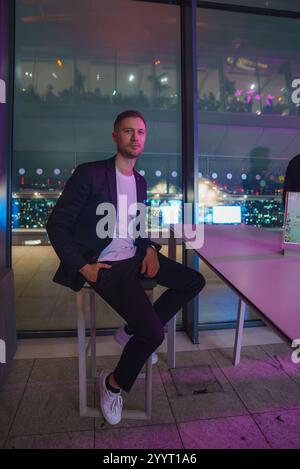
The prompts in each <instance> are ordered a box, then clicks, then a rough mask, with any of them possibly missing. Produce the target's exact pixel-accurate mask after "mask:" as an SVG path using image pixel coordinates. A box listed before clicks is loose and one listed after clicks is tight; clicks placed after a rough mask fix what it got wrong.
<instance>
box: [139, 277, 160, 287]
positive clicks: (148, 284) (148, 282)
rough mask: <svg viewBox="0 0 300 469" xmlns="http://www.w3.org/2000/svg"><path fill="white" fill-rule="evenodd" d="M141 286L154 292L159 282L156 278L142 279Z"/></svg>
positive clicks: (140, 279)
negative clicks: (153, 289)
mask: <svg viewBox="0 0 300 469" xmlns="http://www.w3.org/2000/svg"><path fill="white" fill-rule="evenodd" d="M139 281H140V284H141V286H142V288H143V289H144V290H152V288H155V287H156V286H157V281H156V280H154V278H140V277H139Z"/></svg>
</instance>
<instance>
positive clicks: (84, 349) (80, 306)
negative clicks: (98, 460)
mask: <svg viewBox="0 0 300 469" xmlns="http://www.w3.org/2000/svg"><path fill="white" fill-rule="evenodd" d="M141 285H142V287H143V289H144V290H145V292H146V294H147V296H148V298H149V300H150V301H151V303H152V304H153V289H154V287H155V286H156V285H157V283H156V281H155V280H153V279H151V278H150V279H147V278H145V279H141ZM85 296H88V300H89V314H90V337H89V339H88V341H86V337H85V334H86V324H85V317H86V314H87V313H86V311H85ZM76 303H77V333H78V336H77V338H78V365H79V413H80V416H81V417H100V416H101V415H102V413H101V412H100V410H99V409H97V408H96V407H88V405H87V373H86V359H87V356H88V354H89V352H90V355H91V361H92V377H93V378H97V377H98V373H97V369H96V292H95V290H93V289H92V287H91V286H90V285H89V284H88V283H85V284H84V286H83V288H82V289H81V290H80V291H79V292H78V293H77V295H76ZM139 376H140V377H143V378H145V409H144V410H143V411H141V410H126V409H124V410H123V412H122V418H125V419H138V420H144V419H150V418H151V413H152V355H150V357H149V358H148V359H147V361H146V373H141V374H140V375H139Z"/></svg>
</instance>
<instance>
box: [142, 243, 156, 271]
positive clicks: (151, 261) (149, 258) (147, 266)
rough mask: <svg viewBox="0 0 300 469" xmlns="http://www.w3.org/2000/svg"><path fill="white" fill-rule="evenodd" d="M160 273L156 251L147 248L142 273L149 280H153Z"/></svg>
mask: <svg viewBox="0 0 300 469" xmlns="http://www.w3.org/2000/svg"><path fill="white" fill-rule="evenodd" d="M158 271H159V260H158V255H157V251H156V249H153V248H151V247H148V248H147V252H146V255H145V257H144V259H143V262H142V268H141V271H140V273H141V274H143V275H144V277H147V278H153V277H155V275H156V274H157V272H158Z"/></svg>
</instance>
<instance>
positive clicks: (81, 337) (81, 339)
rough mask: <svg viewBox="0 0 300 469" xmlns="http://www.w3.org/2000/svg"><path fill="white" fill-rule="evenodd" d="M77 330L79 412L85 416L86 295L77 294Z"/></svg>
mask: <svg viewBox="0 0 300 469" xmlns="http://www.w3.org/2000/svg"><path fill="white" fill-rule="evenodd" d="M76 300H77V329H78V363H79V412H80V416H84V415H85V414H86V410H87V385H86V356H85V321H84V295H83V293H78V294H77V298H76Z"/></svg>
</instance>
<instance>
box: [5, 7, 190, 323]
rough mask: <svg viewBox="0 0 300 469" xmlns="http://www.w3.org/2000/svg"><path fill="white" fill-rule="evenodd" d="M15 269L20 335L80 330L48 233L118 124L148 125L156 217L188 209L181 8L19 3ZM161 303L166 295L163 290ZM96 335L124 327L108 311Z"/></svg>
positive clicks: (147, 160) (107, 148) (146, 157)
mask: <svg viewBox="0 0 300 469" xmlns="http://www.w3.org/2000/svg"><path fill="white" fill-rule="evenodd" d="M16 6H17V12H16V13H17V20H16V86H15V98H16V99H15V124H14V125H15V131H14V168H13V201H12V203H13V213H12V227H13V243H14V246H13V259H14V269H15V278H16V287H17V327H18V330H38V329H39V330H41V329H42V330H47V329H49V330H50V329H51V330H61V329H74V328H75V327H76V320H75V314H74V310H75V303H74V301H75V295H74V294H73V292H71V291H69V290H68V289H66V288H64V287H60V286H59V285H57V284H54V283H53V282H52V277H53V274H54V272H55V270H56V268H57V266H58V259H57V257H56V255H55V253H54V251H53V249H52V248H51V246H49V245H48V244H47V237H46V233H45V224H46V221H47V218H48V216H49V213H50V212H51V210H52V208H53V206H54V205H55V203H56V200H57V198H58V197H59V195H60V192H61V191H62V189H63V187H64V185H65V182H66V181H67V179H68V178H69V177H70V175H71V174H72V171H73V170H74V168H75V167H76V166H77V165H78V164H80V163H83V162H86V161H93V160H99V159H106V158H109V157H110V156H112V155H113V153H114V150H115V147H114V143H113V141H112V138H111V132H112V124H113V121H114V119H115V117H116V115H117V114H118V113H119V112H121V111H123V110H125V109H132V108H133V109H138V110H139V111H141V112H142V113H143V114H144V116H145V118H146V120H147V123H148V135H147V144H146V147H145V152H144V154H143V155H142V157H141V159H140V161H138V163H137V169H138V170H139V171H140V172H141V173H142V174H144V175H145V177H146V179H147V182H148V198H149V200H150V205H151V206H152V210H153V212H154V213H155V212H157V211H158V208H159V206H160V205H166V204H175V205H176V204H180V201H181V198H182V189H181V179H182V175H181V117H180V116H181V110H180V16H179V13H180V12H179V7H178V6H174V5H167V4H165V5H164V4H154V3H151V2H149V3H147V2H136V1H131V0H102V1H98V0H97V1H96V0H95V1H89V2H86V3H85V4H84V5H83V3H82V2H81V1H69V0H51V1H50V2H42V3H41V2H39V1H31V2H23V1H21V0H17V2H16ZM157 294H160V292H157ZM98 309H99V311H101V315H99V320H98V327H100V328H101V327H109V328H113V327H115V326H117V325H118V324H119V323H120V319H119V318H118V316H117V315H115V314H114V313H113V312H112V310H111V309H110V308H109V307H108V306H106V305H104V304H101V306H100V307H99V308H98Z"/></svg>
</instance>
